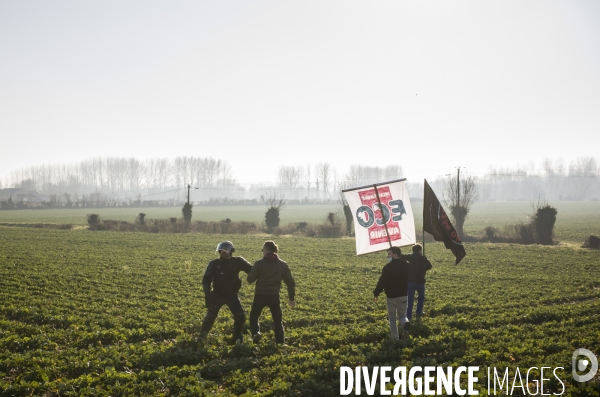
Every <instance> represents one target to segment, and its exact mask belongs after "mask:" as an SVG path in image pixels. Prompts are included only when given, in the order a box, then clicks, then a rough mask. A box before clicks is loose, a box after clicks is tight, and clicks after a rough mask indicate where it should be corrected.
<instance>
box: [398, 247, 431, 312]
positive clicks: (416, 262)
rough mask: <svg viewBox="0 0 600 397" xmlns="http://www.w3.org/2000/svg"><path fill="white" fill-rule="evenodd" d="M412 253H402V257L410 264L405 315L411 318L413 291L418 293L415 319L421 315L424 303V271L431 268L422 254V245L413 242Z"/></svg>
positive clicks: (413, 299)
mask: <svg viewBox="0 0 600 397" xmlns="http://www.w3.org/2000/svg"><path fill="white" fill-rule="evenodd" d="M412 251H413V253H412V255H403V256H402V257H403V258H404V259H406V260H407V261H408V263H409V264H410V266H409V268H408V307H407V310H406V313H407V314H406V316H407V317H408V319H409V320H410V319H412V311H413V304H414V301H415V291H416V292H417V293H418V294H419V295H418V297H417V320H418V319H420V318H421V317H422V316H423V305H424V303H425V273H426V272H427V270H429V269H431V268H432V266H431V262H430V261H429V259H427V257H426V256H423V247H422V246H421V244H415V245H413V247H412Z"/></svg>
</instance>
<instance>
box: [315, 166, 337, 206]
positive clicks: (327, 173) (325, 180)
mask: <svg viewBox="0 0 600 397" xmlns="http://www.w3.org/2000/svg"><path fill="white" fill-rule="evenodd" d="M332 172H333V169H332V168H331V164H329V163H319V164H317V179H318V180H319V181H320V185H321V189H322V190H323V193H325V197H327V198H329V186H330V185H331V173H332Z"/></svg>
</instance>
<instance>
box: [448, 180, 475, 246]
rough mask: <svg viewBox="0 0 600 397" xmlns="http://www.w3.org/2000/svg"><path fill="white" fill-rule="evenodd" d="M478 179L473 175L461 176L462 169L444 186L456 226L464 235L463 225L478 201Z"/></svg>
mask: <svg viewBox="0 0 600 397" xmlns="http://www.w3.org/2000/svg"><path fill="white" fill-rule="evenodd" d="M477 196H478V192H477V179H476V178H475V177H474V176H471V175H463V176H462V177H461V176H460V169H459V170H458V173H457V174H456V175H452V176H451V177H450V179H449V180H447V181H446V183H445V187H444V201H445V202H446V205H447V206H448V208H449V209H450V213H451V214H452V218H453V220H454V226H455V227H456V231H457V232H458V234H459V235H460V236H461V237H463V236H464V231H463V227H464V224H465V220H466V219H467V215H468V214H469V211H470V210H471V207H472V206H473V204H474V203H475V201H477Z"/></svg>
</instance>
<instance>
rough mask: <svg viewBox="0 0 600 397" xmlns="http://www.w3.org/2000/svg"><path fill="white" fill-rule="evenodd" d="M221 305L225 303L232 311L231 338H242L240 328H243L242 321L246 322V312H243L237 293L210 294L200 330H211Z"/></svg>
mask: <svg viewBox="0 0 600 397" xmlns="http://www.w3.org/2000/svg"><path fill="white" fill-rule="evenodd" d="M223 305H227V307H228V308H229V310H231V313H233V319H234V320H233V339H234V340H236V339H241V340H243V339H244V338H243V336H242V329H243V328H244V322H246V313H244V308H243V307H242V304H241V302H240V298H238V296H237V294H236V295H234V296H222V295H218V294H215V293H214V292H212V293H211V294H210V301H209V304H208V312H207V313H206V316H204V320H203V321H202V330H201V331H200V332H203V333H208V332H209V331H210V330H211V328H212V326H213V324H214V323H215V320H216V319H217V315H218V314H219V310H221V307H223Z"/></svg>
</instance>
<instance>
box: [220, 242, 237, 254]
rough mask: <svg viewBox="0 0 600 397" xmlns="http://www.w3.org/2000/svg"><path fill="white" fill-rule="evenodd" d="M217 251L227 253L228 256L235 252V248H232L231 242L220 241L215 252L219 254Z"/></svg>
mask: <svg viewBox="0 0 600 397" xmlns="http://www.w3.org/2000/svg"><path fill="white" fill-rule="evenodd" d="M219 251H227V252H229V253H230V254H233V252H234V251H235V248H233V243H232V242H231V241H222V242H220V243H219V245H217V250H216V252H219Z"/></svg>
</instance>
